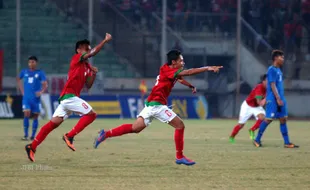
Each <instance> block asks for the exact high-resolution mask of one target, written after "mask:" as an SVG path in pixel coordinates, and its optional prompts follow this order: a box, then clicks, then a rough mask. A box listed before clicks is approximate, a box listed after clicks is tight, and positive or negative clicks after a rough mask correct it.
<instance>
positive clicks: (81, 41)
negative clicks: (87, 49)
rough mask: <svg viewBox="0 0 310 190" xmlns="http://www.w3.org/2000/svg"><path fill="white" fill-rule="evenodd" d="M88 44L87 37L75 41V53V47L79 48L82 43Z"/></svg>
mask: <svg viewBox="0 0 310 190" xmlns="http://www.w3.org/2000/svg"><path fill="white" fill-rule="evenodd" d="M89 44H90V42H89V41H88V40H87V39H84V40H80V41H78V42H76V44H75V53H77V49H79V48H80V46H82V45H89Z"/></svg>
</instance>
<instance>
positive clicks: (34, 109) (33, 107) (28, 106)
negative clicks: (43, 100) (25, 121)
mask: <svg viewBox="0 0 310 190" xmlns="http://www.w3.org/2000/svg"><path fill="white" fill-rule="evenodd" d="M25 110H30V111H31V113H40V101H36V100H29V99H24V98H23V111H25Z"/></svg>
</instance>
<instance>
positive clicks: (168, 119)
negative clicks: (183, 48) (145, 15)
mask: <svg viewBox="0 0 310 190" xmlns="http://www.w3.org/2000/svg"><path fill="white" fill-rule="evenodd" d="M167 58H168V63H166V64H164V65H163V66H162V67H161V68H160V72H159V75H158V76H157V80H156V83H155V86H154V87H153V89H152V91H151V94H150V95H149V97H148V98H147V100H146V104H145V108H144V109H143V110H142V111H141V112H140V114H139V115H138V118H137V120H136V121H135V122H134V123H133V124H123V125H121V126H119V127H116V128H114V129H110V130H107V131H105V130H101V131H100V132H99V135H98V137H97V138H96V139H95V142H94V148H97V147H98V145H99V144H100V143H101V142H103V141H104V140H105V139H107V138H111V137H116V136H121V135H124V134H128V133H139V132H141V131H142V130H143V129H145V128H146V127H147V126H148V125H149V124H150V123H151V121H152V119H153V118H156V119H158V120H159V121H161V122H163V123H168V124H169V125H171V126H172V127H174V128H175V133H174V141H175V146H176V164H185V165H194V164H195V162H194V161H192V160H190V159H188V158H186V157H185V156H184V155H183V147H184V129H185V126H184V123H183V121H182V120H181V119H180V118H179V117H178V116H177V115H176V114H175V113H174V112H173V111H172V110H171V109H169V108H168V107H167V99H168V96H169V94H170V92H171V90H172V88H173V86H174V84H175V83H176V82H177V81H179V82H181V83H182V84H184V85H187V86H189V87H190V88H191V89H192V90H193V92H195V91H196V88H195V87H194V86H192V85H191V84H190V83H188V82H187V81H185V80H184V79H183V76H190V75H195V74H199V73H202V72H205V71H214V72H218V71H219V69H220V68H222V66H211V67H201V68H193V69H188V70H183V66H184V61H183V56H182V55H181V52H180V51H178V50H171V51H170V52H169V53H168V54H167Z"/></svg>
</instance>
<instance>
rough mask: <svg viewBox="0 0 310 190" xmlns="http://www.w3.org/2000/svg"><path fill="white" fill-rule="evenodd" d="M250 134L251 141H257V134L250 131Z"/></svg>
mask: <svg viewBox="0 0 310 190" xmlns="http://www.w3.org/2000/svg"><path fill="white" fill-rule="evenodd" d="M249 134H250V139H251V140H254V139H255V132H254V131H252V130H251V129H250V130H249Z"/></svg>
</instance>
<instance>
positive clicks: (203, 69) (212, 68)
mask: <svg viewBox="0 0 310 190" xmlns="http://www.w3.org/2000/svg"><path fill="white" fill-rule="evenodd" d="M221 68H223V66H207V67H200V68H193V69H187V70H183V71H181V72H180V73H178V74H177V77H183V76H191V75H197V74H199V73H203V72H206V71H213V72H215V73H217V72H219V71H220V69H221Z"/></svg>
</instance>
